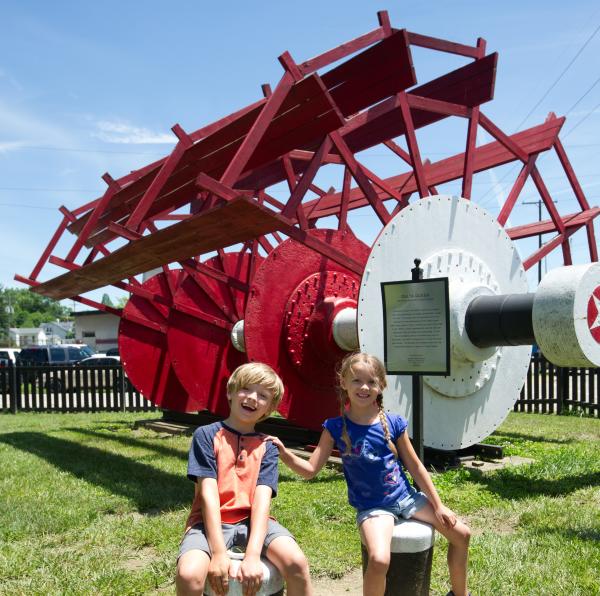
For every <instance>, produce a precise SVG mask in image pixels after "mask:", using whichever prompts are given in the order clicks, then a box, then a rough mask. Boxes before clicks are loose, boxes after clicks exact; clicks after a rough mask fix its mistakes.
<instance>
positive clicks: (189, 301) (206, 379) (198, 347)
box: [167, 252, 260, 416]
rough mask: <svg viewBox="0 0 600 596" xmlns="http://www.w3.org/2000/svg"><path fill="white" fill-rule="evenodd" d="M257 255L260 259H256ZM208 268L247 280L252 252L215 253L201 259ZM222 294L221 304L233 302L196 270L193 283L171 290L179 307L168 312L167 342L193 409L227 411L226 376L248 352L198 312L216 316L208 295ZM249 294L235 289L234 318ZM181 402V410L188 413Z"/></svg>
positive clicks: (225, 288)
mask: <svg viewBox="0 0 600 596" xmlns="http://www.w3.org/2000/svg"><path fill="white" fill-rule="evenodd" d="M259 258H260V257H259ZM202 265H203V267H204V268H206V269H213V270H221V271H222V272H223V274H224V275H227V276H231V274H232V273H233V272H236V276H237V279H238V281H239V282H240V283H245V282H247V281H248V274H249V269H250V267H251V255H250V254H248V253H237V252H234V253H227V254H225V255H224V258H223V259H220V258H219V257H213V258H211V259H208V260H207V261H205V262H204V263H202ZM207 290H209V292H210V294H211V295H216V296H220V297H221V299H222V301H223V302H229V301H230V300H231V294H230V291H229V290H230V288H229V286H228V285H227V284H226V283H223V282H220V281H217V280H215V279H214V278H212V277H206V276H205V275H203V274H196V281H195V282H193V281H192V280H191V279H189V278H188V279H186V280H184V281H183V283H182V284H181V285H180V286H179V288H178V290H177V293H176V294H175V304H176V305H177V308H176V309H174V310H171V312H170V316H169V329H168V332H167V341H168V346H169V353H170V354H171V357H172V361H173V367H174V369H175V371H176V373H177V377H178V379H179V380H180V381H181V383H182V385H183V386H184V387H185V389H186V390H187V392H188V395H189V396H190V400H191V401H192V403H193V404H194V408H195V409H205V408H206V409H208V410H210V411H211V412H214V413H217V414H221V415H224V416H225V415H227V413H228V410H229V409H228V404H227V390H226V387H227V379H228V378H229V376H230V375H231V373H232V372H233V370H234V369H235V368H236V367H237V366H239V365H240V364H243V363H244V362H247V358H246V355H245V354H243V353H242V352H238V351H237V350H236V349H235V348H234V347H233V345H232V343H231V340H230V329H227V328H222V327H219V326H216V325H214V324H212V323H211V322H210V320H205V319H202V318H199V317H198V316H197V312H198V311H202V312H203V313H205V314H208V315H209V316H210V315H213V316H214V318H216V319H218V318H219V316H220V311H219V309H218V307H217V305H215V303H214V302H213V300H212V299H211V298H210V297H209V295H208V292H207ZM246 296H247V292H242V291H239V290H234V292H233V297H234V301H235V304H234V311H235V313H236V316H235V320H236V321H237V320H239V319H240V318H243V313H244V306H245V301H246ZM189 410H190V407H189V406H188V405H186V406H185V409H184V410H180V411H189Z"/></svg>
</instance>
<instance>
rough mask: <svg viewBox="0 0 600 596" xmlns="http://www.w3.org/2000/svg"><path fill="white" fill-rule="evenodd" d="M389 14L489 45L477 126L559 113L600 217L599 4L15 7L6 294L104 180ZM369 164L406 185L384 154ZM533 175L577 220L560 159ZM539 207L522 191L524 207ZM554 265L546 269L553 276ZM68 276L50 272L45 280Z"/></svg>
mask: <svg viewBox="0 0 600 596" xmlns="http://www.w3.org/2000/svg"><path fill="white" fill-rule="evenodd" d="M380 9H387V10H388V11H389V13H390V17H391V21H392V25H393V26H394V27H396V28H406V29H408V30H410V31H413V32H417V33H422V34H425V35H431V36H436V37H442V38H446V39H449V40H453V41H458V42H461V43H467V44H475V42H476V40H477V38H478V37H483V38H485V39H486V40H487V43H488V52H493V51H498V52H499V54H500V58H499V64H498V73H497V77H496V88H495V98H494V100H493V101H492V102H491V103H489V104H487V105H484V106H483V108H482V109H483V111H484V112H485V113H486V114H487V115H488V116H489V117H491V118H492V120H493V121H494V122H495V123H496V124H497V125H498V126H500V127H501V128H502V129H503V130H504V131H505V132H508V133H513V132H516V131H517V130H520V129H523V128H527V127H529V126H533V125H534V124H539V123H541V122H542V121H543V120H544V118H545V117H546V115H547V113H548V112H549V111H554V112H555V113H556V114H557V115H559V116H561V115H565V114H567V116H568V119H567V123H566V125H565V127H564V128H563V132H562V134H561V138H562V139H563V142H564V144H565V146H566V149H567V152H568V154H569V157H570V159H571V161H572V164H573V166H574V168H575V171H576V173H577V175H578V177H579V180H580V182H581V183H582V186H583V189H584V192H585V193H586V195H587V197H588V200H589V202H590V204H592V205H598V204H600V171H599V169H598V167H597V164H598V158H599V156H600V134H599V132H600V83H599V84H597V85H595V82H597V80H598V78H599V77H600V61H599V60H598V58H597V56H598V55H600V31H597V29H598V28H599V26H600V6H599V5H598V4H597V2H593V1H587V0H579V1H577V2H570V3H565V2H558V1H554V0H550V1H548V0H546V1H544V2H542V1H539V0H533V1H529V2H515V1H512V0H507V1H505V2H480V1H479V2H475V1H461V0H455V1H453V2H449V1H439V0H438V1H432V2H427V3H425V2H413V3H408V2H393V3H388V4H387V5H383V4H382V3H379V2H377V3H375V2H371V1H368V0H361V1H355V0H346V1H337V0H330V1H323V0H321V1H319V2H316V1H314V0H307V1H305V2H294V3H291V2H281V1H279V2H276V1H273V0H266V1H262V2H258V1H257V2H231V1H230V2H228V1H226V0H224V1H222V2H218V3H215V2H201V1H199V0H197V1H195V2H192V1H179V2H172V3H166V2H158V1H155V0H147V1H145V2H141V1H137V2H135V1H129V2H123V1H122V0H121V1H120V2H115V1H113V0H105V1H104V2H102V3H99V2H90V1H88V0H82V1H80V2H66V1H60V0H57V1H56V2H42V1H35V0H30V1H23V2H16V1H5V2H3V3H2V6H1V8H0V19H1V21H2V23H3V35H2V36H1V37H0V239H1V240H0V284H1V285H3V286H9V287H15V286H17V285H18V284H17V283H16V282H14V281H13V275H14V274H15V273H20V274H24V275H28V274H29V272H30V271H31V269H32V268H33V266H34V264H35V262H36V261H37V259H38V258H39V256H40V254H41V253H42V251H43V249H44V248H45V246H46V244H47V242H48V241H49V239H50V237H51V235H52V233H53V232H54V230H55V228H56V226H57V225H58V223H59V221H60V219H61V216H60V214H59V212H58V207H59V206H60V205H65V206H67V207H68V208H75V207H77V206H80V205H82V204H84V203H85V202H87V201H89V200H91V199H94V198H96V197H97V196H100V194H102V192H103V190H104V188H105V185H104V183H103V182H102V180H101V178H100V177H101V175H102V174H103V173H104V172H109V173H110V174H111V175H112V176H113V177H114V178H118V177H120V176H122V175H124V174H126V173H127V172H129V171H130V170H132V169H136V168H138V167H140V166H143V165H145V164H147V163H149V162H151V161H154V160H155V159H157V158H159V157H162V156H163V155H166V154H167V153H169V150H170V148H171V147H172V145H173V138H174V136H173V134H172V133H171V132H170V128H171V126H173V124H175V123H179V124H180V125H181V126H182V127H183V128H184V129H185V130H188V131H192V130H195V129H197V128H200V127H201V126H203V125H205V124H207V123H209V122H212V121H213V120H215V119H217V118H219V117H221V116H224V115H226V114H228V113H230V112H232V111H234V110H236V109H239V108H241V107H243V106H245V105H247V104H248V103H250V102H253V101H255V100H257V99H259V98H260V97H261V90H260V85H261V84H262V83H271V85H272V86H275V85H276V83H277V81H278V80H279V78H280V77H281V74H282V69H281V66H280V65H279V63H278V61H277V56H279V55H280V54H281V53H283V52H284V51H285V50H289V51H290V53H291V54H292V56H293V57H294V58H295V59H296V61H298V62H302V61H304V60H306V59H308V58H310V57H312V56H314V55H317V54H319V53H321V52H323V51H325V50H327V49H329V48H331V47H334V46H336V45H339V44H340V43H342V42H344V41H347V40H350V39H353V38H354V37H356V36H358V35H360V34H362V33H365V32H367V31H370V30H372V29H374V28H375V27H376V26H377V17H376V12H377V10H380ZM413 57H414V61H415V65H416V70H417V77H418V80H419V82H426V81H427V80H429V79H430V78H431V77H433V76H437V75H439V74H442V73H444V72H447V71H448V70H451V69H453V68H456V67H458V66H461V65H462V64H464V63H465V61H464V60H460V59H457V58H454V57H448V56H445V55H441V54H438V53H432V52H427V51H424V50H417V51H414V53H413ZM571 62H572V64H571ZM559 77H560V80H558V82H557V83H556V81H557V79H559ZM555 83H556V84H555ZM553 85H554V86H553ZM546 93H547V97H545V98H544V99H543V101H541V102H540V100H541V99H542V98H543V97H544V95H545V94H546ZM538 104H539V105H538ZM453 126H454V128H453ZM457 126H458V125H451V124H448V126H446V127H441V128H439V129H436V130H432V131H428V132H427V133H423V134H422V135H421V136H419V141H420V143H422V145H421V147H422V149H423V153H424V155H425V156H429V157H431V159H432V160H437V159H441V158H442V157H444V156H446V155H451V154H453V153H455V152H458V151H462V148H463V146H464V138H465V137H464V123H463V124H460V130H459V128H457ZM571 129H573V131H572V132H570V131H571ZM478 139H479V140H480V142H485V141H487V140H488V138H487V137H486V136H485V135H484V134H482V135H480V136H479V137H478ZM365 162H366V163H368V165H369V166H370V167H372V168H374V169H376V171H377V172H378V173H381V174H385V175H392V174H393V173H397V170H395V169H394V168H395V167H396V165H395V164H396V162H394V161H392V160H391V158H390V157H389V156H387V155H386V154H384V153H383V152H382V151H381V149H379V150H378V151H376V150H373V151H372V152H371V154H370V155H366V156H365ZM538 163H539V167H540V170H541V172H542V175H543V176H544V178H545V180H546V182H547V183H548V186H549V188H550V191H551V193H552V194H553V197H554V198H555V200H556V201H557V208H558V209H559V212H561V213H570V212H573V211H575V210H576V207H575V202H574V197H573V195H572V193H570V192H569V191H568V189H567V184H566V180H565V178H564V176H562V175H561V172H560V170H559V169H558V167H557V162H556V160H555V159H553V158H551V157H544V158H543V159H542V160H540V162H538ZM517 172H518V170H516V169H512V167H511V166H507V167H505V168H504V169H499V170H496V171H495V173H494V174H493V175H490V174H487V173H485V174H481V175H479V176H477V177H476V179H475V185H474V191H473V198H474V200H476V201H478V202H480V203H481V204H482V205H483V206H485V207H486V208H487V209H489V210H490V211H491V212H492V213H497V211H498V197H500V198H503V197H505V196H506V193H507V191H508V188H510V186H511V185H512V182H513V181H514V178H515V177H516V174H517ZM537 199H538V196H537V194H536V193H535V191H534V190H533V189H532V188H530V187H529V186H528V187H526V188H525V189H524V191H523V193H522V196H521V199H520V201H519V202H522V201H525V202H528V201H534V200H537ZM536 219H537V207H536V206H535V205H522V206H521V205H519V206H518V207H517V209H516V210H515V212H514V214H513V216H512V217H511V224H512V225H516V224H520V223H527V222H532V221H534V220H536ZM363 223H364V222H363ZM359 228H360V225H359ZM375 232H376V230H375V231H374V230H373V229H369V227H368V225H366V224H365V226H364V230H363V229H359V236H360V237H362V238H363V239H364V240H365V241H367V242H370V241H371V240H372V236H373V234H374V233H375ZM363 236H364V237H363ZM599 237H600V234H599ZM69 242H72V239H71V238H69ZM68 246H69V245H67V244H62V245H61V246H60V247H59V248H58V250H57V251H56V254H58V255H59V256H64V255H65V254H66V249H67V247H68ZM585 249H586V240H585V237H584V236H583V235H580V234H577V235H575V236H574V237H573V239H572V250H573V255H574V259H575V261H576V262H586V261H587V260H588V259H587V255H586V254H585V253H584V251H585ZM522 250H524V251H525V252H527V251H529V252H531V250H530V247H527V246H525V247H523V249H522ZM558 264H559V262H558V261H557V259H556V258H549V259H548V264H547V266H548V268H552V267H554V266H557V265H558ZM58 273H59V270H57V269H54V268H52V267H48V268H46V269H45V270H44V272H43V274H42V279H47V278H48V277H53V276H55V275H57V274H58ZM107 291H108V293H109V294H111V295H112V296H118V295H119V292H118V291H117V290H114V289H108V290H107ZM92 296H93V297H97V296H98V293H96V294H93V295H92ZM79 308H82V307H79Z"/></svg>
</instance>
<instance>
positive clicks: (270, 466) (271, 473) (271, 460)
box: [256, 441, 279, 497]
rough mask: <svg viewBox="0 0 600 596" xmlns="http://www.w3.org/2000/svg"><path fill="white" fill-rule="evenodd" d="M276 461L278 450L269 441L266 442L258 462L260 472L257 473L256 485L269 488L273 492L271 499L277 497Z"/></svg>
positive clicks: (277, 472) (277, 474) (277, 476)
mask: <svg viewBox="0 0 600 596" xmlns="http://www.w3.org/2000/svg"><path fill="white" fill-rule="evenodd" d="M278 460H279V450H278V449H277V447H275V445H273V443H272V442H271V441H266V442H265V454H264V455H263V458H262V461H261V462H260V470H259V472H258V480H257V481H256V485H257V486H258V485H259V484H264V485H266V486H269V487H270V488H271V490H272V491H273V495H272V496H273V497H276V496H277V482H278V480H279V471H278V470H277V462H278Z"/></svg>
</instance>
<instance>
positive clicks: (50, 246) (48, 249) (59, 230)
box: [29, 215, 69, 280]
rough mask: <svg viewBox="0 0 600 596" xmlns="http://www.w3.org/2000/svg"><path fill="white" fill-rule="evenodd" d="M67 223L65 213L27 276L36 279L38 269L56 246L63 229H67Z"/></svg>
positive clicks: (67, 218) (46, 260)
mask: <svg viewBox="0 0 600 596" xmlns="http://www.w3.org/2000/svg"><path fill="white" fill-rule="evenodd" d="M68 223H69V217H68V216H67V215H65V216H64V217H63V218H62V221H61V222H60V224H59V226H58V228H56V231H55V232H54V234H53V236H52V238H51V239H50V242H48V246H46V248H45V249H44V252H43V253H42V256H41V257H40V258H39V260H38V262H37V263H36V265H35V267H34V268H33V271H32V272H31V273H30V275H29V277H30V278H31V279H33V280H37V276H38V275H39V274H40V271H41V270H42V268H43V267H44V265H45V264H46V263H47V262H48V257H49V256H50V255H51V254H52V251H53V250H54V249H55V248H56V245H57V244H58V241H59V240H60V238H61V237H62V235H63V233H64V231H65V230H66V229H67V224H68Z"/></svg>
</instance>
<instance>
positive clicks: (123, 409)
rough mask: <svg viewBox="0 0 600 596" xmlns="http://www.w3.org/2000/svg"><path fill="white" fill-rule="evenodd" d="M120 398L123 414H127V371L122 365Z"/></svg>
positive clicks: (120, 371)
mask: <svg viewBox="0 0 600 596" xmlns="http://www.w3.org/2000/svg"><path fill="white" fill-rule="evenodd" d="M119 396H120V399H121V412H125V411H126V408H125V371H124V370H123V365H122V364H121V367H120V370H119Z"/></svg>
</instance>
